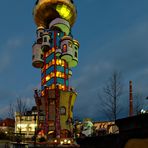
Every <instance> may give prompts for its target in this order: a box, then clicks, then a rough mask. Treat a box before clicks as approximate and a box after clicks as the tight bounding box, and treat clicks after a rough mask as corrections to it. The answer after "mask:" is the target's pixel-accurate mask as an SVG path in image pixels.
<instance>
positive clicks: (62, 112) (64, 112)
mask: <svg viewBox="0 0 148 148" xmlns="http://www.w3.org/2000/svg"><path fill="white" fill-rule="evenodd" d="M60 113H61V115H66V107H65V106H62V107H61V108H60Z"/></svg>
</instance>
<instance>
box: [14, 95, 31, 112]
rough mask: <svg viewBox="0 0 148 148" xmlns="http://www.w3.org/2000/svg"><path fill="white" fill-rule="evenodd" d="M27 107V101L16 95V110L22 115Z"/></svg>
mask: <svg viewBox="0 0 148 148" xmlns="http://www.w3.org/2000/svg"><path fill="white" fill-rule="evenodd" d="M27 109H28V104H27V101H26V100H24V99H23V98H21V97H18V98H17V100H16V111H17V112H19V113H20V115H23V114H24V113H25V112H26V111H27Z"/></svg>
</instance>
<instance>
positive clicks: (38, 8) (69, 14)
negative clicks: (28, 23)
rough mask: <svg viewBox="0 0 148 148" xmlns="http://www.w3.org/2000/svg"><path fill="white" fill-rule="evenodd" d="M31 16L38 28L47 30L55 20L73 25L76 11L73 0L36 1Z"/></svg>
mask: <svg viewBox="0 0 148 148" xmlns="http://www.w3.org/2000/svg"><path fill="white" fill-rule="evenodd" d="M33 15H34V20H35V23H36V25H37V26H38V27H39V26H43V27H44V28H48V26H49V24H50V22H51V21H52V20H54V19H55V18H62V19H65V20H67V21H68V22H69V24H70V26H72V25H73V24H74V23H75V20H76V16H77V11H76V8H75V6H74V4H73V0H37V1H36V4H35V7H34V10H33Z"/></svg>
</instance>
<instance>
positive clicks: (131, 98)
mask: <svg viewBox="0 0 148 148" xmlns="http://www.w3.org/2000/svg"><path fill="white" fill-rule="evenodd" d="M129 116H133V89H132V81H129Z"/></svg>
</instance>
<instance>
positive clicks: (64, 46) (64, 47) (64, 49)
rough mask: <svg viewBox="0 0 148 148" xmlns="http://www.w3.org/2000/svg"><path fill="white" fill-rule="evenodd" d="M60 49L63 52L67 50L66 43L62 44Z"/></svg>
mask: <svg viewBox="0 0 148 148" xmlns="http://www.w3.org/2000/svg"><path fill="white" fill-rule="evenodd" d="M62 50H63V52H67V45H66V44H64V45H63V48H62Z"/></svg>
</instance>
